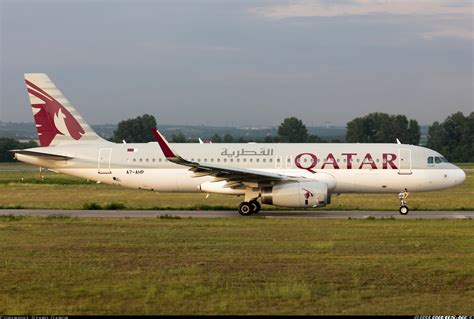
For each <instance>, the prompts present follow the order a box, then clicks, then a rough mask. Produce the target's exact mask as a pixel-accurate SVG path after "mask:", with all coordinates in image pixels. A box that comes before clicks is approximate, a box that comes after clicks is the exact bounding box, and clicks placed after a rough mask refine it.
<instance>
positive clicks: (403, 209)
mask: <svg viewBox="0 0 474 319" xmlns="http://www.w3.org/2000/svg"><path fill="white" fill-rule="evenodd" d="M398 211H399V212H400V214H402V215H406V214H408V212H409V211H410V210H409V209H408V206H406V205H403V206H400V209H399V210H398Z"/></svg>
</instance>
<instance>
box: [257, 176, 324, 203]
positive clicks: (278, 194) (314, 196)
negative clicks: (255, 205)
mask: <svg viewBox="0 0 474 319" xmlns="http://www.w3.org/2000/svg"><path fill="white" fill-rule="evenodd" d="M261 196H262V203H264V204H269V205H275V206H283V207H297V208H303V207H323V206H326V204H329V203H330V194H328V185H327V184H326V183H324V182H315V181H311V182H290V183H284V184H278V185H274V186H271V187H264V188H263V189H262V193H261Z"/></svg>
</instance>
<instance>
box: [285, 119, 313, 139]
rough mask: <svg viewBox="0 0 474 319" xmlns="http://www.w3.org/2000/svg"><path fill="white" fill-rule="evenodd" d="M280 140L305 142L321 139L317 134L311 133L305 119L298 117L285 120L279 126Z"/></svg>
mask: <svg viewBox="0 0 474 319" xmlns="http://www.w3.org/2000/svg"><path fill="white" fill-rule="evenodd" d="M278 141H279V142H282V143H305V142H319V141H321V139H320V138H319V137H317V136H316V135H309V134H308V130H307V129H306V126H305V125H304V124H303V121H301V120H299V119H297V118H296V117H289V118H286V119H284V120H283V122H282V123H281V124H280V126H279V127H278Z"/></svg>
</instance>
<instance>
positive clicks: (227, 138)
mask: <svg viewBox="0 0 474 319" xmlns="http://www.w3.org/2000/svg"><path fill="white" fill-rule="evenodd" d="M222 141H223V142H224V143H234V137H233V136H232V135H230V134H229V133H226V134H225V135H224V138H223V140H222Z"/></svg>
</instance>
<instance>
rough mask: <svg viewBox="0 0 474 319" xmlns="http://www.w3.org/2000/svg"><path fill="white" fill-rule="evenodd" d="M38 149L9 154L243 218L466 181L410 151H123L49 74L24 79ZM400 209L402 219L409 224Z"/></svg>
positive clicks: (227, 147)
mask: <svg viewBox="0 0 474 319" xmlns="http://www.w3.org/2000/svg"><path fill="white" fill-rule="evenodd" d="M25 81H26V86H27V90H28V95H29V98H30V102H31V107H32V110H33V115H34V120H35V123H36V129H37V133H38V138H39V142H40V145H41V147H35V148H30V149H26V150H12V152H13V153H14V154H15V157H16V158H17V159H18V160H20V161H22V162H26V163H29V164H33V165H37V166H41V167H46V168H48V169H49V170H51V171H54V172H59V173H63V174H68V175H73V176H78V177H82V178H87V179H91V180H95V181H98V182H102V183H107V184H113V185H120V186H124V187H129V188H137V189H143V190H149V191H157V192H182V193H199V192H203V193H208V194H209V193H217V194H228V195H241V196H243V197H244V201H243V202H242V203H241V204H240V205H239V208H238V211H239V213H240V214H241V215H251V214H254V213H258V212H259V211H260V202H261V203H264V204H270V205H275V206H282V207H292V208H311V207H323V206H325V205H327V204H330V203H331V195H332V194H339V193H394V194H396V193H399V192H400V191H402V190H404V189H405V188H406V189H408V191H410V192H421V191H435V190H441V189H445V188H449V187H453V186H456V185H459V184H461V183H462V182H463V181H464V179H465V178H466V175H465V173H464V171H463V170H461V169H460V168H458V167H457V166H455V165H453V164H450V163H448V161H447V160H446V159H444V157H443V156H441V155H440V154H439V153H437V152H435V151H433V150H430V149H427V148H424V147H420V146H414V145H406V144H359V143H357V144H339V143H338V144H329V143H327V144H286V143H279V144H257V143H248V144H217V143H214V144H207V143H204V144H198V143H195V144H169V143H168V142H167V141H166V139H165V138H164V136H163V135H162V134H161V133H160V132H159V131H158V130H156V129H153V130H152V133H153V134H154V136H155V138H156V141H157V142H152V143H142V144H128V143H127V144H126V143H123V144H116V143H112V142H109V141H106V140H104V139H102V138H101V137H100V136H99V135H97V134H96V133H95V132H94V131H93V130H92V129H91V127H90V126H89V125H88V124H86V122H85V121H84V120H83V119H82V117H81V116H80V115H79V113H77V111H76V110H75V109H74V107H73V106H72V105H71V104H70V103H69V101H68V100H67V99H66V98H65V97H64V96H63V95H62V94H61V92H60V91H59V90H58V89H57V88H56V86H55V85H54V84H53V82H52V81H51V80H50V79H49V77H48V76H47V75H46V74H41V73H38V74H25ZM408 210H409V209H408V207H407V206H406V205H405V203H404V202H403V201H402V205H401V206H400V213H401V214H407V213H408Z"/></svg>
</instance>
